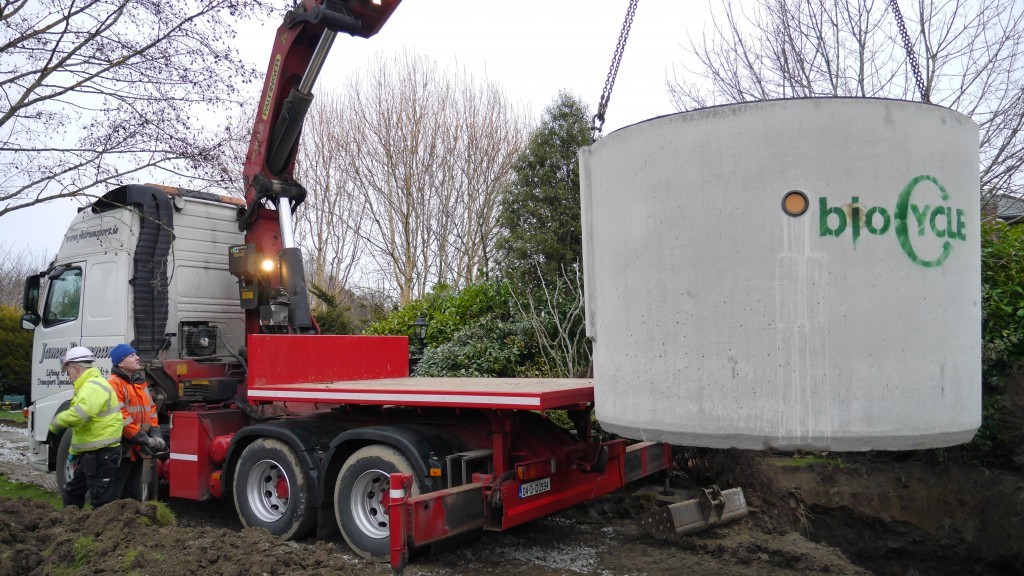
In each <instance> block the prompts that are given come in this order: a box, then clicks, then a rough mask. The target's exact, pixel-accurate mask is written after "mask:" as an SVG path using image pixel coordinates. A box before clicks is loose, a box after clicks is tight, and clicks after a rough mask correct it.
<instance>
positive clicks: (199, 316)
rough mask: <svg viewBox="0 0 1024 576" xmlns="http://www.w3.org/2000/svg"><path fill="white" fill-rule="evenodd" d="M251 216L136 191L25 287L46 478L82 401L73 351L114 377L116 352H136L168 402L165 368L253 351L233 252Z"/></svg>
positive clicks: (222, 201)
mask: <svg viewBox="0 0 1024 576" xmlns="http://www.w3.org/2000/svg"><path fill="white" fill-rule="evenodd" d="M242 205H243V202H242V201H241V200H238V199H234V198H227V197H222V196H216V195H212V194H208V193H202V192H195V191H190V190H181V189H173V188H166V187H161V186H154V185H128V186H122V187H119V188H116V189H114V190H111V191H110V192H108V193H106V194H104V195H103V196H102V197H101V198H99V199H98V200H97V201H96V202H94V203H93V204H92V205H90V206H87V207H85V208H82V209H81V210H79V213H78V215H77V216H75V218H74V220H72V222H71V224H70V226H69V227H68V230H67V231H66V232H65V234H64V241H63V243H62V244H61V248H60V250H59V251H58V253H57V256H56V258H54V260H53V263H52V264H51V265H50V267H49V268H48V269H47V270H45V271H43V272H40V273H39V274H36V275H33V276H30V277H29V278H27V279H26V281H25V296H24V309H25V314H24V316H23V317H22V327H23V328H25V329H28V330H33V331H34V333H35V335H34V339H33V345H32V404H31V405H30V407H29V426H30V431H31V445H30V450H29V453H30V456H29V458H30V462H31V464H32V466H33V467H34V468H36V469H39V470H43V471H52V470H55V469H57V460H58V454H57V452H58V445H59V444H60V440H61V439H60V438H55V437H54V436H53V435H52V434H51V433H49V432H48V428H49V425H50V422H51V421H52V420H53V418H54V416H55V415H56V414H57V412H58V411H60V410H62V409H63V408H64V407H66V406H67V405H68V404H69V402H70V400H71V396H72V393H73V389H72V383H71V381H70V380H68V377H67V375H66V374H64V373H62V372H61V371H60V360H59V358H60V357H61V356H62V355H63V354H64V353H65V352H67V350H68V349H69V348H71V347H73V346H86V347H88V348H89V349H90V350H92V351H93V353H94V354H95V355H96V357H97V363H96V366H97V367H98V368H99V369H100V371H101V372H103V373H104V374H105V375H106V374H108V373H109V371H110V369H111V365H110V359H109V357H110V350H111V349H112V348H113V347H114V346H116V345H117V344H119V343H121V342H129V343H131V344H132V346H133V347H135V349H136V350H138V351H139V356H140V357H141V358H142V360H143V365H144V366H145V367H146V372H147V379H149V380H150V382H151V384H152V385H153V386H154V387H155V388H156V389H155V390H154V391H155V392H157V394H158V395H160V393H161V390H160V388H159V385H160V384H164V387H166V382H169V381H171V380H170V379H168V378H164V379H161V378H160V376H161V375H162V371H163V369H164V368H163V363H164V361H165V360H169V359H193V360H195V361H198V362H202V361H211V360H213V359H216V358H222V357H224V356H227V355H229V354H231V355H234V354H236V353H237V352H235V351H237V350H239V349H240V348H241V347H242V346H243V345H244V339H245V329H244V314H243V311H242V310H241V308H240V307H239V305H238V288H237V286H236V285H235V282H234V278H233V277H232V276H231V275H230V274H229V273H228V247H229V246H231V245H234V244H240V243H241V242H243V234H242V233H241V232H240V231H239V230H238V224H237V220H236V217H237V213H238V209H239V207H241V206H242ZM43 279H45V280H46V281H45V282H43ZM161 380H163V381H161ZM169 392H170V393H171V395H172V397H176V395H175V392H176V391H175V390H173V389H172V390H170V391H169Z"/></svg>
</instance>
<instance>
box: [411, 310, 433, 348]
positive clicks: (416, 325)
mask: <svg viewBox="0 0 1024 576" xmlns="http://www.w3.org/2000/svg"><path fill="white" fill-rule="evenodd" d="M429 326H430V324H429V323H428V322H427V319H426V317H425V316H423V312H420V315H419V316H417V317H416V321H415V322H413V323H412V330H413V336H414V337H415V338H416V342H417V343H418V344H419V345H420V346H421V347H422V346H423V344H424V343H425V342H426V340H427V328H428V327H429Z"/></svg>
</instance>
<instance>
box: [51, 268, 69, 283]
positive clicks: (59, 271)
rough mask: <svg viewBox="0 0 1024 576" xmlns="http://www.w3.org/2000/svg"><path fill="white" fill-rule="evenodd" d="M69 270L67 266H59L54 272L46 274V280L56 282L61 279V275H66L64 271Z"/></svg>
mask: <svg viewBox="0 0 1024 576" xmlns="http://www.w3.org/2000/svg"><path fill="white" fill-rule="evenodd" d="M67 269H68V267H67V266H57V267H56V268H54V269H52V270H50V271H49V272H47V273H46V279H47V280H56V279H57V278H60V277H61V274H64V271H65V270H67Z"/></svg>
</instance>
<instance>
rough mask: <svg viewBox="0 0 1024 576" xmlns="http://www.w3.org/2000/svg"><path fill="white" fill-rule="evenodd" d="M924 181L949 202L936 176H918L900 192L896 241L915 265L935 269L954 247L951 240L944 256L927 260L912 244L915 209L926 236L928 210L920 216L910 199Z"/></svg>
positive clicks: (896, 213) (943, 248) (897, 208)
mask: <svg viewBox="0 0 1024 576" xmlns="http://www.w3.org/2000/svg"><path fill="white" fill-rule="evenodd" d="M922 181H928V182H931V183H932V184H935V186H937V187H938V189H939V194H940V195H941V196H942V200H943V201H948V200H949V194H948V193H947V192H946V188H945V186H943V185H942V184H939V181H938V180H937V179H936V178H935V177H934V176H926V175H921V176H916V177H914V179H912V180H911V181H910V182H909V183H907V185H906V186H905V187H904V188H903V191H902V192H900V196H899V199H897V201H896V212H895V213H894V214H893V220H894V221H895V222H896V225H895V229H896V239H897V240H899V243H900V248H903V252H904V253H905V254H906V255H907V257H908V258H910V260H911V261H912V262H914V263H915V264H918V265H920V266H924V267H925V268H934V267H936V266H939V265H940V264H942V263H943V262H945V261H946V258H949V254H950V252H952V250H953V246H952V245H951V244H950V243H949V240H946V241H945V242H943V243H942V254H940V255H939V256H938V257H937V258H935V259H934V260H925V259H923V258H921V257H920V256H918V254H917V252H916V251H914V245H913V244H912V243H911V242H910V234H909V233H908V229H907V228H908V227H907V216H908V215H909V212H910V210H911V209H913V211H914V217H915V218H916V219H917V223H918V231H919V234H924V231H923V229H924V222H923V218H922V216H923V215H924V214H925V213H926V212H927V210H928V208H927V207H925V210H924V212H921V213H920V215H919V212H918V209H917V207H916V206H914V207H913V208H911V206H912V205H911V204H910V197H911V196H912V195H913V193H914V189H915V188H916V187H917V185H918V184H920V183H921V182H922ZM823 204H824V203H823Z"/></svg>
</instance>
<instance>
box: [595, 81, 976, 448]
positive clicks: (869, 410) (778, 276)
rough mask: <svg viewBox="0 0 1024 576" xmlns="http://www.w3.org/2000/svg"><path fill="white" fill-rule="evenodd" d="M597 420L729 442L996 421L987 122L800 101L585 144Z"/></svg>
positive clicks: (810, 439)
mask: <svg viewBox="0 0 1024 576" xmlns="http://www.w3.org/2000/svg"><path fill="white" fill-rule="evenodd" d="M580 169H581V180H582V207H583V244H584V272H585V274H584V279H585V288H586V298H587V301H586V305H587V308H586V311H587V331H588V335H589V336H590V337H592V338H593V339H594V385H595V397H596V404H597V417H598V419H599V420H600V422H601V425H602V426H603V427H604V428H605V429H606V430H608V431H611V432H614V433H616V434H619V435H622V436H625V437H629V438H637V439H647V440H660V441H664V442H669V443H673V444H678V445H688V446H706V447H713V448H727V447H737V448H748V449H766V448H779V449H814V450H840V451H844V450H846V451H856V450H903V449H918V448H929V447H939V446H949V445H953V444H959V443H963V442H967V441H969V440H970V439H971V438H972V437H973V435H974V433H975V431H976V430H977V428H978V426H979V425H980V423H981V280H980V277H981V270H980V267H981V264H980V245H981V241H980V215H979V212H980V210H979V197H978V186H979V184H978V182H979V178H978V129H977V126H976V125H975V124H974V123H973V122H972V121H971V120H970V119H968V118H967V117H965V116H963V115H961V114H958V113H956V112H952V111H950V110H948V109H945V108H940V107H938V106H932V105H927V104H919V103H912V102H904V101H896V100H878V99H846V98H830V99H809V100H779V101H769V102H758V103H752V104H739V105H731V106H721V107H716V108H707V109H702V110H696V111H693V112H686V113H682V114H676V115H672V116H664V117H660V118H655V119H653V120H649V121H646V122H642V123H639V124H635V125H633V126H629V127H626V128H623V129H621V130H618V131H616V132H614V133H612V134H609V135H608V136H607V137H605V138H604V139H602V140H600V141H598V142H597V143H595V144H594V145H592V146H590V147H588V148H584V149H582V150H581V151H580Z"/></svg>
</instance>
